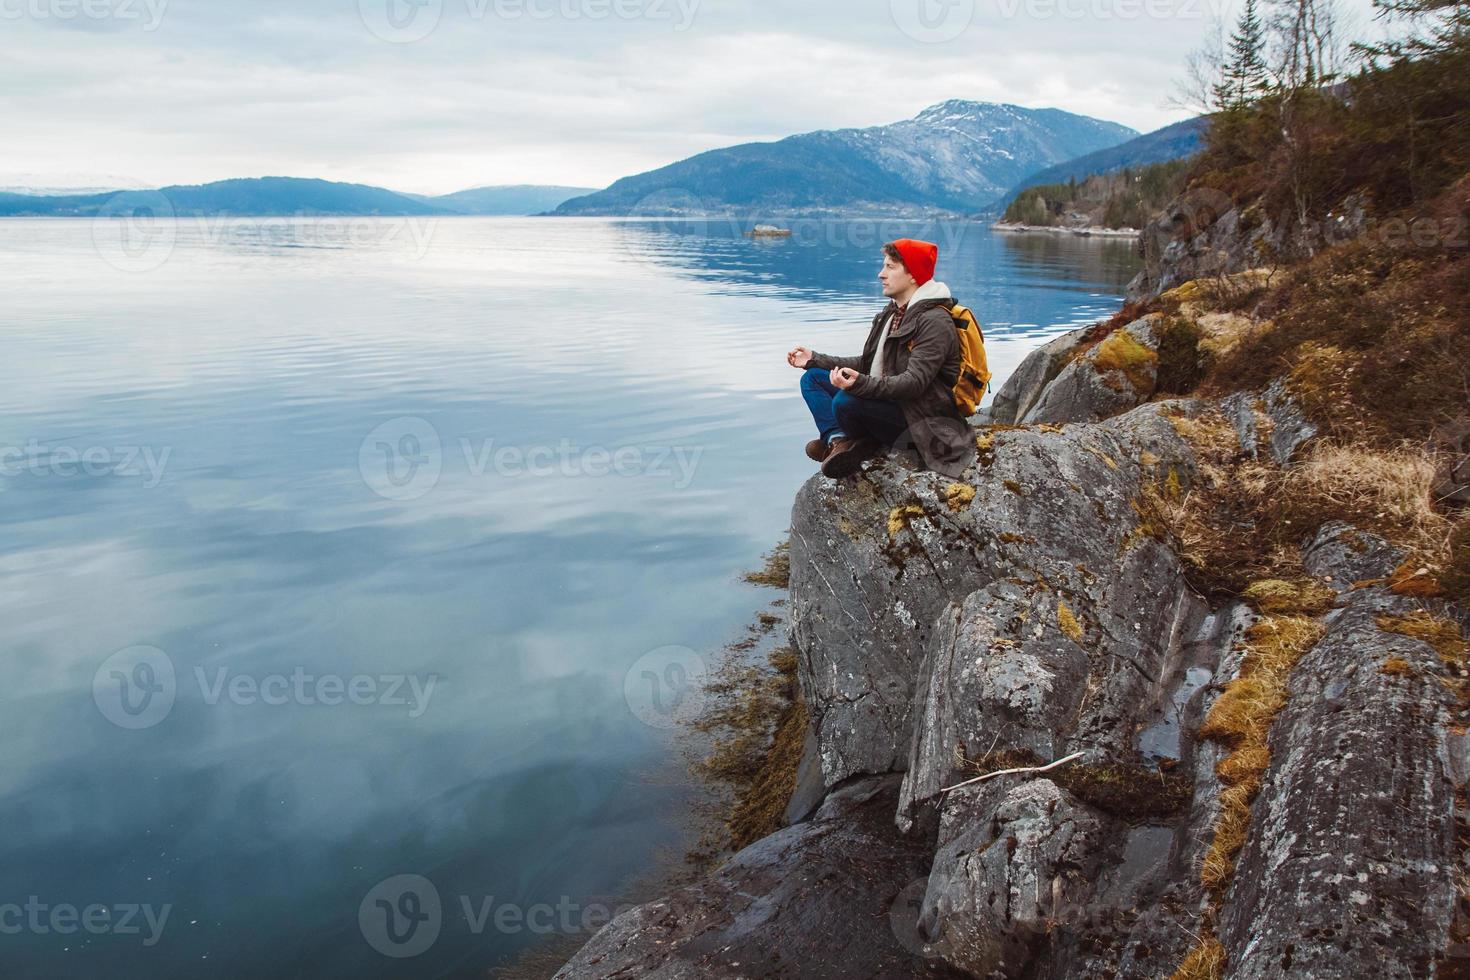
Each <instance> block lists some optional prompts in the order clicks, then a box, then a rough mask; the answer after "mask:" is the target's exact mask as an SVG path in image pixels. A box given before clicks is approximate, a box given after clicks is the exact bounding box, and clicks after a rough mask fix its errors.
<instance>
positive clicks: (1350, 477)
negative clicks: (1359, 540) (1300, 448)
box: [1282, 443, 1449, 554]
mask: <svg viewBox="0 0 1470 980" xmlns="http://www.w3.org/2000/svg"><path fill="white" fill-rule="evenodd" d="M1435 463H1436V460H1435V458H1434V457H1433V456H1432V455H1430V454H1429V453H1427V452H1425V451H1424V450H1423V449H1421V448H1419V447H1417V446H1403V447H1400V448H1398V449H1392V450H1382V449H1379V450H1374V449H1367V448H1363V447H1359V446H1345V445H1340V444H1334V443H1318V444H1316V445H1314V446H1313V447H1312V448H1311V450H1310V451H1309V452H1308V453H1307V454H1306V456H1305V457H1304V458H1303V459H1302V460H1301V462H1300V463H1298V464H1297V465H1295V466H1293V467H1292V468H1291V469H1290V470H1288V471H1287V472H1286V474H1285V481H1284V484H1283V487H1282V489H1283V491H1284V492H1286V493H1288V494H1291V495H1293V496H1295V495H1301V496H1305V497H1310V498H1311V499H1312V500H1313V501H1314V502H1315V504H1316V506H1317V507H1320V508H1323V509H1330V510H1335V511H1337V512H1339V513H1341V514H1343V515H1344V519H1346V520H1349V521H1351V522H1352V523H1354V524H1358V525H1359V526H1363V527H1369V528H1373V529H1381V533H1385V534H1388V535H1390V536H1392V537H1393V538H1395V539H1396V543H1399V544H1403V545H1407V546H1409V547H1410V548H1412V549H1413V550H1415V551H1417V552H1420V553H1424V554H1436V553H1438V552H1440V551H1441V550H1442V549H1443V548H1444V545H1445V540H1446V538H1447V537H1448V535H1449V522H1448V521H1447V520H1446V519H1445V517H1444V515H1443V514H1440V513H1439V512H1438V511H1436V510H1435V509H1434V494H1433V492H1432V490H1431V488H1432V487H1433V486H1434V475H1435Z"/></svg>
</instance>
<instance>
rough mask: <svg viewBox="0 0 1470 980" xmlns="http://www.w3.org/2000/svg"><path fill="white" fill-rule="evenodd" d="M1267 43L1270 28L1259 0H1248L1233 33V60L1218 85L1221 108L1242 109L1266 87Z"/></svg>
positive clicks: (1216, 86) (1218, 107)
mask: <svg viewBox="0 0 1470 980" xmlns="http://www.w3.org/2000/svg"><path fill="white" fill-rule="evenodd" d="M1265 44H1266V28H1265V25H1264V24H1263V23H1262V22H1261V18H1260V15H1259V13H1258V12H1257V10H1256V0H1245V9H1244V10H1243V11H1241V14H1240V20H1239V21H1238V22H1237V23H1236V25H1235V33H1234V34H1232V35H1231V36H1230V49H1229V53H1228V57H1229V60H1228V61H1227V62H1226V64H1225V70H1224V72H1223V76H1222V78H1221V79H1220V81H1219V82H1217V83H1216V85H1215V90H1214V97H1215V107H1216V108H1217V109H1220V110H1222V111H1228V110H1231V109H1239V108H1241V107H1242V106H1244V105H1246V104H1247V103H1248V102H1250V101H1251V100H1252V99H1254V98H1255V97H1257V96H1258V95H1260V94H1261V93H1262V92H1264V91H1266V86H1267V84H1268V78H1269V76H1268V74H1267V71H1266V61H1265V59H1264V58H1263V57H1262V55H1261V51H1262V49H1263V48H1264V47H1265Z"/></svg>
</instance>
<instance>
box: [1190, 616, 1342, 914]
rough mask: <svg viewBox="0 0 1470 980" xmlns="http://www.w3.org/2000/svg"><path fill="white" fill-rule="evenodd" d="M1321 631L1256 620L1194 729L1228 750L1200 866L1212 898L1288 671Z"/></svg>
mask: <svg viewBox="0 0 1470 980" xmlns="http://www.w3.org/2000/svg"><path fill="white" fill-rule="evenodd" d="M1322 632H1323V627H1322V624H1321V623H1319V622H1318V621H1317V620H1316V619H1314V618H1312V617H1311V616H1306V615H1273V616H1266V617H1265V618H1263V619H1261V620H1260V621H1259V622H1257V623H1256V624H1255V625H1254V626H1252V627H1251V628H1250V629H1249V630H1248V631H1247V632H1246V637H1245V639H1246V644H1247V647H1248V649H1247V652H1246V655H1245V658H1244V659H1243V660H1242V661H1241V667H1240V676H1239V677H1237V678H1236V679H1235V680H1233V681H1231V682H1230V683H1229V684H1228V685H1227V686H1226V688H1225V690H1224V691H1223V692H1222V693H1221V695H1220V697H1219V698H1218V699H1216V701H1215V703H1214V705H1212V706H1211V707H1210V710H1209V713H1208V714H1206V715H1205V720H1204V721H1203V723H1201V725H1200V730H1199V735H1200V737H1201V738H1208V739H1213V740H1215V741H1219V742H1224V743H1225V744H1227V745H1229V746H1230V747H1231V752H1230V754H1229V755H1228V756H1226V757H1225V758H1224V759H1222V760H1221V761H1220V763H1219V765H1217V766H1216V767H1215V773H1216V775H1218V776H1219V777H1220V781H1221V782H1222V783H1224V784H1225V786H1224V788H1223V789H1222V790H1221V791H1220V816H1219V818H1218V820H1217V821H1216V824H1215V835H1214V838H1213V839H1212V840H1211V842H1210V847H1209V850H1208V851H1207V852H1206V853H1205V857H1204V862H1203V864H1202V865H1201V867H1200V882H1201V884H1203V885H1204V886H1205V888H1207V889H1209V890H1210V891H1212V892H1215V893H1216V894H1218V893H1219V892H1221V891H1223V889H1224V887H1225V886H1226V885H1227V884H1228V883H1229V881H1230V876H1231V875H1232V874H1233V873H1234V871H1235V858H1236V855H1237V854H1239V853H1240V849H1241V847H1243V846H1244V844H1245V837H1246V832H1247V830H1249V828H1250V818H1251V811H1250V808H1251V802H1252V801H1253V800H1254V799H1255V796H1256V793H1257V791H1259V789H1260V784H1261V777H1262V775H1263V774H1264V773H1265V771H1266V767H1267V766H1268V765H1270V762H1271V749H1270V746H1269V744H1268V741H1267V739H1268V736H1269V734H1270V731H1271V722H1272V721H1273V720H1274V719H1275V717H1276V712H1278V711H1280V710H1281V707H1282V705H1284V704H1285V703H1286V697H1287V682H1288V680H1289V679H1290V677H1291V670H1292V668H1293V667H1294V666H1296V663H1297V661H1298V660H1300V659H1301V656H1302V654H1304V653H1306V652H1307V650H1308V649H1310V648H1311V646H1312V644H1313V643H1316V642H1317V640H1318V639H1319V638H1320V637H1321V635H1322Z"/></svg>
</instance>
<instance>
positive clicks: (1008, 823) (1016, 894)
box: [920, 779, 1108, 977]
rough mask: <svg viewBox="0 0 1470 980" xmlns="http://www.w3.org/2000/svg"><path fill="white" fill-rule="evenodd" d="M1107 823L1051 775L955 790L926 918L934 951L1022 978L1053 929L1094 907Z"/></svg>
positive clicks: (969, 968)
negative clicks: (1038, 944) (1077, 912)
mask: <svg viewBox="0 0 1470 980" xmlns="http://www.w3.org/2000/svg"><path fill="white" fill-rule="evenodd" d="M1103 826H1104V823H1103V821H1102V820H1101V819H1099V817H1098V816H1097V814H1095V813H1093V812H1092V811H1091V810H1090V809H1089V808H1088V807H1087V806H1085V805H1084V804H1082V803H1080V802H1079V801H1077V800H1076V799H1075V798H1073V797H1072V795H1071V794H1070V793H1068V792H1067V791H1066V790H1063V789H1061V788H1059V787H1058V786H1057V785H1056V784H1055V783H1053V782H1051V781H1050V780H1047V779H1035V780H1031V781H1029V782H1023V783H1021V784H1020V785H1012V786H1010V787H1007V786H1005V785H1004V784H1001V783H997V782H992V783H988V784H978V785H976V786H975V787H973V788H970V787H967V788H966V789H964V790H958V791H956V793H955V794H954V795H953V796H951V797H950V798H949V799H948V800H947V801H946V804H945V807H944V815H943V819H942V821H941V823H940V831H939V850H938V852H937V853H936V855H935V858H934V868H933V870H932V871H931V872H930V874H929V883H928V889H927V891H926V893H925V896H924V904H923V913H922V916H921V919H920V923H921V929H922V932H923V934H925V935H927V936H928V937H929V938H930V940H931V945H930V947H929V949H930V951H931V952H933V953H934V954H935V955H938V956H942V957H943V958H944V959H945V961H946V962H949V963H951V964H953V965H955V966H957V967H959V968H961V969H963V970H964V971H965V972H966V973H968V974H970V975H971V976H977V977H985V976H989V975H990V974H991V973H992V972H993V971H997V970H999V971H1001V972H1003V973H1004V975H1006V976H1016V975H1018V974H1019V973H1020V971H1021V970H1022V969H1023V968H1024V967H1025V965H1026V964H1027V962H1028V961H1029V960H1030V959H1031V954H1032V947H1033V946H1034V944H1035V943H1036V941H1037V940H1038V939H1039V938H1040V937H1042V936H1044V935H1045V934H1046V933H1047V931H1048V929H1049V928H1050V926H1051V925H1052V924H1053V923H1054V922H1056V921H1059V920H1064V919H1067V918H1068V917H1070V916H1071V915H1072V914H1073V912H1074V910H1075V909H1077V908H1080V907H1083V906H1085V905H1086V904H1088V903H1089V902H1090V900H1091V897H1092V894H1093V891H1094V886H1095V884H1096V878H1097V875H1098V871H1099V869H1100V868H1101V867H1102V864H1103V856H1104V853H1105V850H1106V849H1107V844H1108V840H1107V838H1106V836H1105V835H1104V833H1103Z"/></svg>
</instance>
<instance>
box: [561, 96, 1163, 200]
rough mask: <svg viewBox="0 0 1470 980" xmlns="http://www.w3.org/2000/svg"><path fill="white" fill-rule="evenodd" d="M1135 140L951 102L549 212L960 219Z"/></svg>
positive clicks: (1014, 110) (1032, 112)
mask: <svg viewBox="0 0 1470 980" xmlns="http://www.w3.org/2000/svg"><path fill="white" fill-rule="evenodd" d="M1137 135H1138V133H1137V132H1136V131H1135V130H1132V129H1129V128H1128V127H1127V126H1122V125H1119V124H1117V123H1111V122H1105V121H1103V120H1100V119H1093V118H1091V117H1088V116H1079V115H1076V114H1074V113H1070V112H1063V111H1062V110H1060V109H1026V108H1023V107H1021V106H1017V105H1008V104H1000V103H994V102H968V101H964V100H960V99H952V100H950V101H948V102H942V103H940V104H938V105H934V106H930V107H929V108H927V109H925V110H924V111H923V112H921V113H919V114H918V115H917V116H915V117H914V118H912V119H906V120H903V121H902V122H897V123H892V124H890V125H886V126H874V127H870V128H867V129H836V130H820V131H817V132H813V133H803V134H801V135H799V136H790V137H787V138H786V139H783V140H778V141H776V142H773V143H743V144H740V145H738V146H731V147H726V148H724V149H719V150H710V151H708V152H705V153H701V154H698V155H697V156H693V157H690V158H688V159H687V160H681V161H680V162H678V163H674V164H671V165H669V166H667V167H662V168H660V169H658V170H651V171H649V172H647V173H642V174H637V175H635V176H632V177H624V178H623V179H622V180H619V181H617V182H615V183H614V184H612V185H611V186H610V187H608V188H607V189H606V190H603V191H599V192H597V193H595V194H589V195H586V196H585V197H578V198H574V199H572V200H570V201H567V202H566V203H564V204H562V205H561V206H560V207H559V208H557V210H556V212H555V213H557V214H680V213H700V212H704V213H722V212H744V211H760V212H763V213H798V212H842V213H857V212H864V213H912V212H923V211H949V212H960V213H967V212H973V211H978V210H980V209H981V208H983V207H985V206H986V205H988V204H990V203H991V202H993V201H994V200H995V199H996V197H998V196H999V195H1000V194H1002V193H1003V192H1004V191H1005V190H1006V189H1008V188H1010V187H1013V186H1014V185H1015V184H1017V183H1018V182H1020V181H1021V180H1024V179H1025V178H1026V177H1027V176H1028V175H1030V174H1032V173H1035V172H1036V171H1038V170H1042V169H1044V168H1046V167H1049V166H1052V165H1053V164H1056V163H1060V162H1062V161H1064V160H1070V159H1072V158H1074V157H1078V156H1081V155H1083V154H1085V153H1091V152H1093V151H1095V150H1100V149H1104V148H1106V147H1109V146H1115V145H1117V144H1119V143H1122V142H1124V141H1125V140H1128V139H1131V138H1132V137H1134V136H1137Z"/></svg>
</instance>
